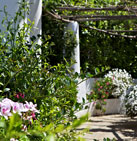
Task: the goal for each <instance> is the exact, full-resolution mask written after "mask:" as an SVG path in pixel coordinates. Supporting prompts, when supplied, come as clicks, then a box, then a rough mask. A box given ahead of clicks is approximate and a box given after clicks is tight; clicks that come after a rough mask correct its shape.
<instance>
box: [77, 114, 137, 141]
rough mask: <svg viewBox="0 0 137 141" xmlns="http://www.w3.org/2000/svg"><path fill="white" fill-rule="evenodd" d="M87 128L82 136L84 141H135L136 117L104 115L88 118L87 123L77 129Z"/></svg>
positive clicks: (136, 137)
mask: <svg viewBox="0 0 137 141" xmlns="http://www.w3.org/2000/svg"><path fill="white" fill-rule="evenodd" d="M86 127H88V128H89V133H86V134H85V135H84V138H85V139H86V141H94V139H96V141H103V139H104V138H107V137H108V138H110V139H113V138H115V139H116V140H117V141H137V117H135V118H134V119H131V118H129V117H126V116H124V115H104V116H96V117H90V118H89V121H88V122H86V123H84V124H83V125H81V126H80V127H79V128H78V129H79V130H81V129H84V128H86Z"/></svg>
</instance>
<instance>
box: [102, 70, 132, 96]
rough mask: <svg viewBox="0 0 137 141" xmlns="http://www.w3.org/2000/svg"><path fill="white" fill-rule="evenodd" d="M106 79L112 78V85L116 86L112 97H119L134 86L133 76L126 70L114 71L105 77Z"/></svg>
mask: <svg viewBox="0 0 137 141" xmlns="http://www.w3.org/2000/svg"><path fill="white" fill-rule="evenodd" d="M105 78H111V79H112V84H113V85H114V86H115V89H114V90H113V93H112V95H113V96H114V97H119V96H120V95H122V94H123V93H124V92H126V90H127V89H128V88H129V87H130V86H131V85H132V84H133V79H132V77H131V75H130V74H129V73H128V72H127V71H126V70H121V69H113V70H112V71H109V72H108V74H106V75H105Z"/></svg>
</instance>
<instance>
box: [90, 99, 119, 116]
mask: <svg viewBox="0 0 137 141" xmlns="http://www.w3.org/2000/svg"><path fill="white" fill-rule="evenodd" d="M106 103H107V104H106V105H103V108H105V112H102V111H101V110H98V109H96V104H94V105H93V106H92V108H91V111H90V113H91V116H99V115H105V114H119V113H120V110H121V104H120V99H117V98H115V99H107V100H106Z"/></svg>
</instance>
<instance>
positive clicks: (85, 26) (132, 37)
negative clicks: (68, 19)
mask: <svg viewBox="0 0 137 141" xmlns="http://www.w3.org/2000/svg"><path fill="white" fill-rule="evenodd" d="M80 26H81V27H84V28H88V29H91V30H96V31H98V32H103V33H106V34H109V35H113V36H120V37H124V38H130V39H136V38H137V36H130V35H121V34H118V33H113V32H110V31H107V30H102V29H98V28H94V27H91V26H87V25H83V24H80Z"/></svg>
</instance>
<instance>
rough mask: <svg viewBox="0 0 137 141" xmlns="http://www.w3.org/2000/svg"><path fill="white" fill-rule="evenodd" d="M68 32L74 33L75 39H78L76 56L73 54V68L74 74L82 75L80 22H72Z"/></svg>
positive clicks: (75, 49)
mask: <svg viewBox="0 0 137 141" xmlns="http://www.w3.org/2000/svg"><path fill="white" fill-rule="evenodd" d="M67 30H70V31H73V33H74V38H75V39H76V47H75V48H74V54H72V59H74V61H75V64H74V65H73V66H72V68H73V69H74V72H77V73H80V45H79V24H78V22H71V23H69V24H68V26H67Z"/></svg>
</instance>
